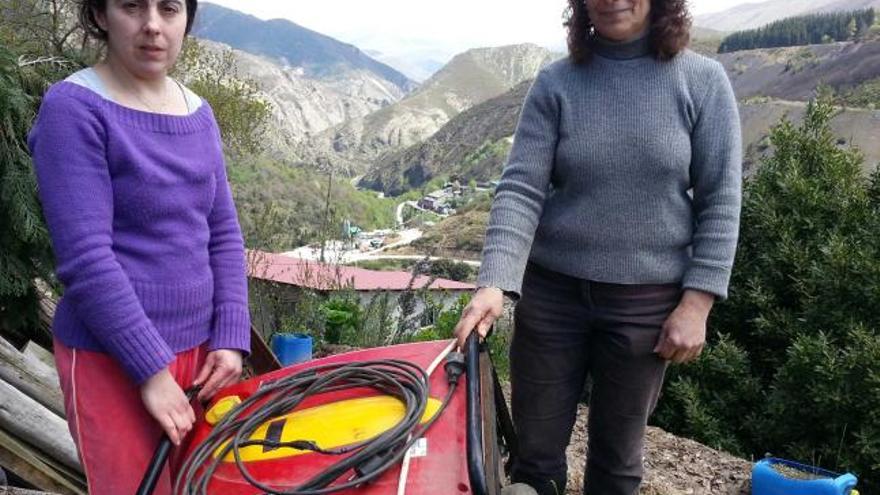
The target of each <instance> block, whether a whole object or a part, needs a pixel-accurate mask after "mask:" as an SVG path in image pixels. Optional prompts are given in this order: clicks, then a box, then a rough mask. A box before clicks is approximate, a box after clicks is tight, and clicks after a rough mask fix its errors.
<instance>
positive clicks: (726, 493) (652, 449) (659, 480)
mask: <svg viewBox="0 0 880 495" xmlns="http://www.w3.org/2000/svg"><path fill="white" fill-rule="evenodd" d="M586 450H587V407H586V406H580V408H579V412H578V421H577V423H576V424H575V428H574V432H573V433H572V438H571V444H570V445H569V447H568V451H567V455H568V465H569V473H568V488H567V490H566V493H567V495H581V494H582V493H583V492H582V490H583V484H584V477H583V465H584V454H585V452H586ZM751 469H752V463H750V462H749V461H746V460H744V459H740V458H737V457H733V456H731V455H730V454H726V453H724V452H719V451H717V450H713V449H710V448H709V447H706V446H705V445H702V444H699V443H697V442H694V441H693V440H688V439H686V438H680V437H677V436H675V435H672V434H671V433H667V432H665V431H663V430H661V429H660V428H654V427H649V428H648V434H647V442H646V448H645V471H646V472H645V480H644V482H643V483H642V489H641V495H749V493H750V484H749V479H750V478H751Z"/></svg>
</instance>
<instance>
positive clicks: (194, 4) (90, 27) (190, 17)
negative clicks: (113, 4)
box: [79, 0, 199, 41]
mask: <svg viewBox="0 0 880 495" xmlns="http://www.w3.org/2000/svg"><path fill="white" fill-rule="evenodd" d="M111 1H112V0H111ZM198 7H199V0H186V32H185V34H189V32H190V30H191V29H192V25H193V21H195V19H196V10H197V9H198ZM106 11H107V0H79V23H80V24H81V25H82V27H83V29H85V31H86V33H88V35H89V36H91V37H93V38H95V39H98V40H102V41H107V31H105V30H103V29H101V26H100V25H99V24H98V19H97V18H96V17H95V14H96V13H97V12H106Z"/></svg>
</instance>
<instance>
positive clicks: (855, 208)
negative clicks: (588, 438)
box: [657, 94, 880, 493]
mask: <svg viewBox="0 0 880 495" xmlns="http://www.w3.org/2000/svg"><path fill="white" fill-rule="evenodd" d="M830 101H831V100H830V95H827V94H824V95H822V96H820V97H819V98H818V99H817V100H815V101H813V102H811V103H810V104H809V106H808V109H807V112H806V116H805V118H804V121H803V123H802V124H800V125H794V124H792V123H791V122H789V121H787V120H784V121H783V122H782V123H781V124H779V125H777V126H776V127H775V128H774V129H773V131H772V133H771V141H772V144H773V146H774V147H775V151H774V154H773V155H772V156H771V157H770V158H768V159H767V160H765V162H764V163H763V164H762V165H761V166H760V168H759V169H758V171H757V173H756V175H755V176H754V177H753V178H752V179H751V180H749V181H748V183H747V184H746V187H745V193H744V202H743V213H742V223H741V225H742V227H741V231H740V243H739V250H738V253H737V260H736V264H735V266H734V270H733V277H732V280H731V286H730V298H729V300H728V301H726V302H724V303H720V304H719V305H718V307H717V308H716V311H715V312H714V314H713V316H712V319H711V321H710V328H711V329H713V332H714V333H715V335H716V336H715V337H714V338H712V339H711V342H710V344H709V346H708V347H707V350H706V353H705V356H704V357H703V358H701V360H700V361H699V362H698V363H697V364H696V365H694V366H687V367H675V368H673V369H672V370H671V372H670V375H669V384H668V388H667V392H666V395H665V397H664V398H663V399H662V400H661V404H660V408H659V411H658V415H657V421H658V422H659V423H660V424H661V425H662V426H664V427H666V428H668V429H670V430H671V431H673V432H683V433H686V434H688V435H690V436H693V437H694V438H696V439H698V440H701V441H704V442H706V443H709V444H710V445H713V446H717V447H721V448H726V449H730V450H732V451H734V452H736V453H738V454H741V455H746V456H749V455H751V456H756V457H760V456H762V455H763V454H764V453H765V452H771V453H773V454H775V455H780V456H785V457H790V458H794V459H798V460H801V461H804V462H808V463H818V464H821V465H823V466H825V467H828V468H831V469H835V470H849V471H853V472H855V473H856V474H857V475H859V476H860V479H861V483H860V486H862V487H864V489H862V490H861V491H862V492H863V493H872V492H874V491H876V490H877V489H878V488H880V415H878V414H877V411H880V382H878V377H880V312H878V311H877V308H878V307H880V193H878V191H880V172H875V173H874V174H873V175H871V176H870V177H866V176H865V174H864V171H863V158H862V156H861V155H860V154H859V153H858V151H856V150H853V149H850V148H843V147H840V146H839V145H837V140H836V138H835V136H834V135H833V133H832V132H831V130H830V125H829V122H830V121H831V119H832V117H833V116H834V114H835V112H836V110H835V109H834V107H833V106H832V105H831V103H830Z"/></svg>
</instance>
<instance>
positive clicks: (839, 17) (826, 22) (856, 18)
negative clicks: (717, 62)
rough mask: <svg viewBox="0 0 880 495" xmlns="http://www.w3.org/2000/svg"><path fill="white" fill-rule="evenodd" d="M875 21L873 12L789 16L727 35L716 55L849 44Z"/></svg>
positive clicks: (870, 10)
mask: <svg viewBox="0 0 880 495" xmlns="http://www.w3.org/2000/svg"><path fill="white" fill-rule="evenodd" d="M874 19H875V14H874V9H864V10H857V11H852V12H836V13H828V14H813V15H804V16H797V17H789V18H787V19H782V20H780V21H776V22H773V23H770V24H768V25H766V26H763V27H760V28H758V29H751V30H748V31H739V32H736V33H733V34H731V35H729V36H728V37H726V38H724V40H723V41H722V42H721V46H719V47H718V53H727V52H735V51H737V50H752V49H755V48H775V47H780V46H802V45H816V44H819V43H830V42H832V41H850V40H854V39H857V38H859V37H860V36H863V35H864V34H865V33H866V32H868V30H869V29H870V28H871V26H872V25H873V24H874Z"/></svg>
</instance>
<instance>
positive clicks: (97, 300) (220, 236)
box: [29, 82, 250, 383]
mask: <svg viewBox="0 0 880 495" xmlns="http://www.w3.org/2000/svg"><path fill="white" fill-rule="evenodd" d="M29 145H30V149H31V153H32V155H33V159H34V165H35V167H36V172H37V180H38V183H39V188H40V198H41V199H42V202H43V211H44V212H45V216H46V222H47V223H48V226H49V233H50V234H51V237H52V243H53V247H54V250H55V256H56V259H57V263H58V268H57V269H58V277H59V278H60V280H61V282H62V283H63V284H64V287H65V291H64V297H62V299H61V301H60V303H59V304H58V309H57V311H56V313H55V321H54V323H53V331H54V333H55V336H56V337H57V338H58V339H59V340H61V342H63V343H64V344H66V345H68V346H70V347H74V348H79V349H88V350H95V351H102V352H107V353H109V354H111V355H112V356H114V357H115V358H116V359H117V360H118V361H119V362H120V363H121V364H122V365H123V367H124V368H125V370H126V371H127V372H128V373H129V374H130V375H131V377H132V378H133V379H134V380H135V382H137V383H142V382H143V381H144V380H146V379H147V378H149V377H150V376H152V375H153V374H155V373H156V372H158V371H160V370H161V369H162V368H164V367H166V366H167V365H168V364H169V363H171V361H172V360H173V359H174V354H175V353H177V352H181V351H184V350H187V349H191V348H193V347H196V346H198V345H200V344H202V343H203V342H205V341H208V342H209V348H210V349H211V350H213V349H238V350H241V351H243V352H245V353H246V352H248V350H249V349H250V345H249V336H250V333H249V330H250V316H249V314H248V305H247V282H246V279H245V267H244V245H243V242H242V235H241V229H240V228H239V225H238V220H237V218H236V212H235V205H234V204H233V202H232V195H231V192H230V189H229V183H228V182H227V179H226V169H225V165H224V161H223V153H222V149H221V142H220V134H219V131H218V128H217V124H216V122H215V120H214V115H213V113H212V111H211V108H210V106H209V105H208V104H207V103H205V104H203V105H202V106H201V107H199V109H198V110H196V111H195V112H193V113H192V114H189V115H185V116H174V115H164V114H156V113H149V112H142V111H138V110H134V109H131V108H127V107H124V106H121V105H119V104H117V103H114V102H112V101H110V100H107V99H104V98H102V97H101V96H99V95H97V94H96V93H94V92H92V91H91V90H89V89H86V88H84V87H81V86H79V85H76V84H73V83H70V82H60V83H57V84H55V85H54V86H52V87H51V88H50V89H49V91H48V92H47V93H46V95H45V97H44V99H43V104H42V106H41V107H40V113H39V116H38V117H37V120H36V123H35V125H34V127H33V129H31V133H30V136H29Z"/></svg>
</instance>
